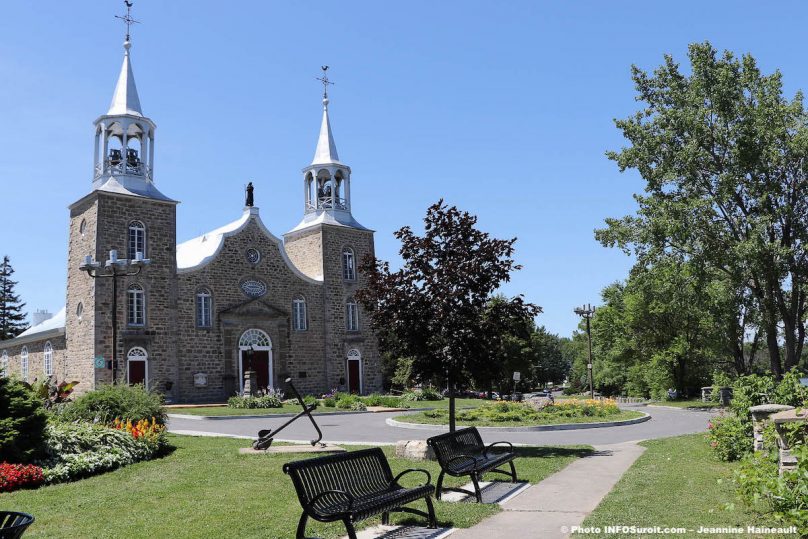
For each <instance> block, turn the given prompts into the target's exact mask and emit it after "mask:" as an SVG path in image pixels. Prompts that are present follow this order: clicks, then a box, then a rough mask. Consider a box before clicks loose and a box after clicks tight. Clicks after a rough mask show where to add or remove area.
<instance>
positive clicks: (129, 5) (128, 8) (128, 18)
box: [115, 0, 140, 41]
mask: <svg viewBox="0 0 808 539" xmlns="http://www.w3.org/2000/svg"><path fill="white" fill-rule="evenodd" d="M123 3H124V4H126V15H115V18H116V19H121V20H122V21H123V22H124V24H125V25H126V41H129V28H130V27H131V26H132V25H133V24H140V21H136V20H135V19H133V18H132V4H133V2H129V1H127V0H123Z"/></svg>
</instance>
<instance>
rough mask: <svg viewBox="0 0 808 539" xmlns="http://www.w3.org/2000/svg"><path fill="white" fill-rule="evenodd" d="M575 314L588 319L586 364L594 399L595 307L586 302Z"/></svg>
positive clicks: (591, 393) (590, 391) (590, 392)
mask: <svg viewBox="0 0 808 539" xmlns="http://www.w3.org/2000/svg"><path fill="white" fill-rule="evenodd" d="M575 314H577V315H578V316H580V317H582V318H585V319H586V337H587V340H588V341H589V363H587V365H586V370H587V372H588V373H589V396H590V397H591V398H592V399H594V398H595V386H594V384H593V383H592V330H591V328H590V323H589V321H590V320H591V319H592V316H594V314H595V309H594V308H593V307H592V306H591V305H589V304H586V305H583V306H581V307H576V308H575Z"/></svg>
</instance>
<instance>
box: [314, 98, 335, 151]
mask: <svg viewBox="0 0 808 539" xmlns="http://www.w3.org/2000/svg"><path fill="white" fill-rule="evenodd" d="M311 164H312V165H329V164H341V163H340V162H339V155H338V154H337V143H336V142H334V135H333V133H331V120H330V119H329V118H328V98H325V99H323V123H322V124H321V125H320V137H319V138H318V139H317V149H315V150H314V159H312V161H311Z"/></svg>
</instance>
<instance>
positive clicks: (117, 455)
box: [40, 422, 168, 483]
mask: <svg viewBox="0 0 808 539" xmlns="http://www.w3.org/2000/svg"><path fill="white" fill-rule="evenodd" d="M155 425H157V423H156V422H155ZM46 432H47V438H46V450H47V458H46V459H44V460H43V461H41V462H40V464H41V465H42V467H43V474H44V477H45V481H46V482H48V483H60V482H63V481H69V480H72V479H77V478H80V477H86V476H89V475H94V474H97V473H101V472H106V471H108V470H113V469H115V468H119V467H121V466H126V465H128V464H132V463H134V462H138V461H141V460H149V459H151V458H154V457H155V456H158V455H160V454H162V453H163V452H164V451H165V450H166V449H167V448H168V443H167V442H166V439H165V436H164V434H163V430H162V426H159V432H158V433H156V434H155V436H154V437H145V436H141V437H135V436H134V435H133V434H132V433H131V432H129V431H127V430H126V429H115V428H110V427H105V426H101V425H93V424H90V423H52V424H50V425H48V428H47V431H46Z"/></svg>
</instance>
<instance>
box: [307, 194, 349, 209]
mask: <svg viewBox="0 0 808 539" xmlns="http://www.w3.org/2000/svg"><path fill="white" fill-rule="evenodd" d="M330 209H336V210H347V209H348V199H345V198H340V197H335V198H334V199H333V201H332V199H331V197H320V198H318V199H317V206H315V205H314V204H312V203H311V202H306V211H314V210H330Z"/></svg>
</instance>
